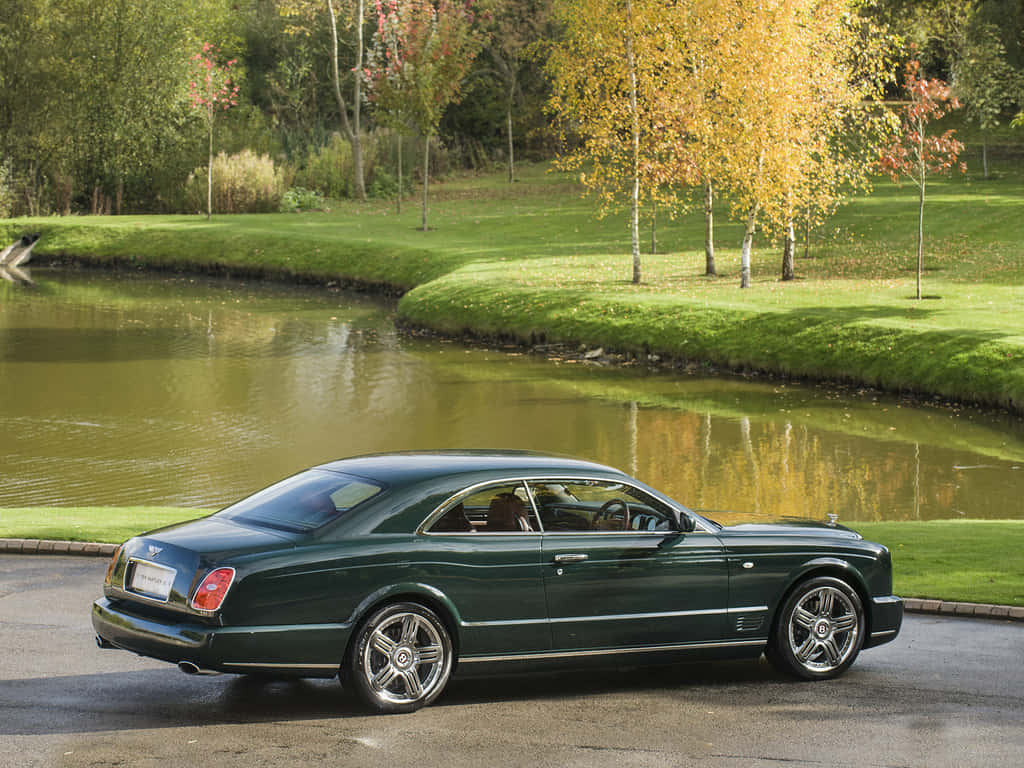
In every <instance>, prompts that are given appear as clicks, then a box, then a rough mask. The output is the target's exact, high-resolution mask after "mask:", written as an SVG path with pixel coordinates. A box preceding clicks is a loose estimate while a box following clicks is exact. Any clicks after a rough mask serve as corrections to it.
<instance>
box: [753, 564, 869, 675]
mask: <svg viewBox="0 0 1024 768" xmlns="http://www.w3.org/2000/svg"><path fill="white" fill-rule="evenodd" d="M863 644H864V607H863V604H862V603H861V600H860V597H859V596H858V595H857V592H856V590H854V589H853V587H851V586H850V585H849V584H847V583H846V582H845V581H843V580H842V579H837V578H834V577H832V576H819V577H816V578H811V579H808V580H807V581H804V582H802V583H801V584H799V585H797V587H796V589H794V590H793V592H792V593H791V594H790V595H789V597H788V598H787V599H786V600H785V602H784V603H783V605H782V610H781V611H780V612H779V617H778V621H776V623H775V630H774V632H773V635H772V638H771V642H770V643H769V646H768V652H767V656H768V659H769V660H770V661H771V662H772V663H773V664H774V665H775V666H776V667H777V668H779V669H780V670H781V671H783V672H787V673H789V674H792V675H795V676H797V677H801V678H804V679H805V680H825V679H828V678H832V677H837V676H838V675H841V674H842V673H843V672H845V671H846V670H847V668H849V666H850V665H851V664H853V662H854V659H856V658H857V654H858V653H859V652H860V649H861V646H862V645H863Z"/></svg>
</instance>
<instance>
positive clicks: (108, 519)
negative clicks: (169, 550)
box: [0, 507, 213, 544]
mask: <svg viewBox="0 0 1024 768" xmlns="http://www.w3.org/2000/svg"><path fill="white" fill-rule="evenodd" d="M211 512H213V510H211V509H206V510H203V509H182V508H181V507H21V508H11V509H0V538H3V539H52V540H54V541H98V542H101V543H105V544H120V543H121V542H122V541H125V540H127V539H130V538H131V537H132V536H136V535H138V534H140V533H142V532H143V531H151V530H153V529H155V528H162V527H163V526H165V525H171V524H173V523H180V522H182V521H184V520H193V519H195V518H197V517H202V516H203V515H208V514H210V513H211Z"/></svg>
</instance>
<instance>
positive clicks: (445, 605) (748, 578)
mask: <svg viewBox="0 0 1024 768" xmlns="http://www.w3.org/2000/svg"><path fill="white" fill-rule="evenodd" d="M325 467H326V468H337V469H343V471H345V472H346V473H349V474H353V475H357V476H362V477H367V478H370V479H373V480H374V481H375V482H378V483H380V484H382V485H384V486H385V491H384V492H383V493H381V494H380V495H379V496H377V497H375V498H374V499H373V500H371V501H369V502H367V503H366V505H365V506H364V507H357V508H355V509H354V510H353V511H351V512H348V513H344V514H343V515H342V516H341V517H340V518H339V519H338V520H337V521H336V522H335V523H332V524H330V525H328V526H325V527H324V528H322V529H321V530H319V531H316V532H313V533H311V534H301V535H300V534H289V533H284V532H280V531H276V530H267V529H263V528H259V529H257V528H252V527H247V526H243V525H238V524H236V523H233V522H229V523H225V522H223V521H222V520H219V519H218V518H217V517H216V516H214V517H211V518H206V519H203V520H200V521H196V522H193V523H188V524H184V525H180V526H174V527H171V528H168V529H164V530H161V531H156V532H153V533H151V534H148V535H146V536H143V537H139V538H137V539H132V540H131V541H129V542H127V543H126V545H125V547H124V548H123V550H122V553H121V555H120V558H119V560H118V562H117V564H116V566H115V568H114V571H113V579H112V582H111V583H110V584H108V585H107V586H106V587H105V589H104V592H105V597H104V598H103V599H101V600H99V601H97V603H96V604H95V606H94V612H93V623H94V626H95V628H96V630H97V633H98V635H100V636H101V637H102V638H104V639H105V640H107V641H109V642H111V643H113V644H114V645H116V646H118V647H122V648H126V649H128V650H133V651H136V652H140V653H143V654H144V655H150V656H154V657H156V658H162V659H165V660H168V661H180V660H187V661H190V662H192V663H195V664H197V665H199V666H201V667H208V668H212V669H219V670H224V671H234V672H240V671H243V672H244V671H253V670H259V669H264V670H266V671H274V672H277V673H286V674H296V675H326V676H329V675H333V674H335V673H336V672H337V670H338V668H339V666H340V665H341V664H342V663H343V660H344V658H345V654H346V652H347V651H348V649H349V644H350V642H351V639H352V637H353V635H354V633H355V630H356V629H357V627H358V626H359V623H360V622H361V621H362V620H363V619H364V618H366V617H367V616H368V615H369V614H370V613H371V612H372V611H374V610H375V609H376V608H377V607H379V606H380V605H382V604H384V603H387V602H392V601H396V600H404V601H409V600H412V601H417V602H421V603H423V604H425V605H427V606H428V607H430V608H431V609H433V610H434V611H435V612H436V613H438V615H440V616H441V617H442V619H443V620H444V621H445V623H446V624H447V625H448V629H449V633H450V634H451V636H452V638H453V642H454V644H455V647H456V649H457V653H458V655H459V658H460V659H461V660H462V661H463V662H466V663H465V664H464V665H463V666H466V667H474V666H476V667H479V666H480V665H476V664H471V663H468V662H472V661H475V660H481V659H489V660H492V661H500V660H501V659H515V660H523V659H536V658H542V657H547V658H563V659H565V658H568V659H572V658H575V657H584V656H587V655H589V654H601V655H603V654H605V653H606V652H607V653H615V652H626V653H630V658H631V659H633V660H634V661H637V662H639V661H642V660H643V658H642V657H643V656H644V654H637V653H635V652H636V651H637V650H645V651H646V650H654V649H657V650H659V651H665V650H686V649H685V648H684V647H683V646H685V645H687V644H691V645H692V646H693V648H694V649H697V650H701V651H708V650H712V651H714V650H715V649H720V651H721V652H722V653H723V654H725V653H734V652H735V651H736V649H737V648H740V649H742V650H743V651H744V652H748V653H760V650H761V648H762V647H763V644H764V642H766V640H767V637H768V631H769V629H770V624H771V618H772V616H773V615H774V613H775V611H776V610H777V608H778V605H779V604H780V602H781V600H782V599H783V597H784V595H785V593H786V591H787V590H788V589H789V588H790V587H791V586H792V585H793V584H794V583H796V582H797V581H798V580H799V579H800V578H802V577H804V576H806V575H808V574H811V573H817V572H820V571H826V570H827V571H829V572H839V573H845V574H846V576H845V578H847V579H848V580H849V581H850V583H851V584H854V586H855V587H856V588H857V589H858V590H859V591H861V592H862V595H863V598H864V603H865V608H866V610H867V611H868V612H869V613H870V612H871V611H872V600H873V599H874V598H885V597H889V593H890V592H891V566H890V562H889V555H888V551H887V550H885V548H884V547H880V546H879V545H876V544H871V543H870V542H864V541H862V540H861V539H860V537H858V536H857V535H856V534H853V533H851V532H848V531H846V530H845V529H842V528H833V527H828V526H822V527H819V528H813V527H809V526H806V525H805V526H802V527H799V528H795V527H794V528H788V529H787V528H785V527H773V526H736V527H732V528H720V527H718V526H715V525H713V524H712V523H710V522H708V521H705V520H703V519H701V518H699V517H698V516H696V515H693V513H690V512H689V511H687V510H685V509H684V508H682V507H681V506H679V505H678V504H676V503H674V502H671V500H668V499H666V498H665V497H664V496H662V495H660V494H657V492H656V491H653V490H652V489H648V488H646V486H643V485H642V484H639V483H637V482H636V481H634V480H631V479H630V478H628V477H627V476H625V475H623V474H622V473H620V472H618V471H617V470H613V469H610V468H608V467H603V466H600V465H596V464H592V463H590V462H581V461H577V460H571V459H559V458H557V457H550V456H538V455H535V454H525V453H514V452H513V453H487V454H483V453H460V454H446V453H438V454H398V455H391V456H380V457H362V458H358V459H352V460H346V461H343V462H336V463H334V464H332V465H325ZM545 477H547V478H562V479H564V478H566V477H580V478H604V479H608V480H613V481H615V482H617V483H624V482H625V483H629V484H631V485H633V486H634V487H637V488H642V489H645V490H647V491H648V492H650V493H651V494H653V495H655V496H657V498H658V499H660V500H662V501H664V502H665V503H666V504H671V505H673V506H674V507H675V509H676V510H677V512H678V514H680V515H684V516H689V517H690V519H691V520H694V521H695V522H696V523H697V526H698V527H697V530H695V531H693V532H688V533H687V532H683V531H666V532H653V531H644V532H640V531H591V532H585V533H584V532H546V533H545V532H541V531H533V532H491V533H486V532H482V531H478V532H473V533H431V532H429V527H430V523H431V522H432V521H433V520H434V519H435V518H436V517H437V516H438V515H440V514H443V512H444V511H445V510H446V509H447V508H448V506H450V505H451V504H454V503H457V502H458V500H459V499H460V498H462V495H464V494H465V493H468V492H470V491H472V492H476V490H479V489H480V488H481V486H483V487H484V488H485V489H486V488H489V487H490V486H491V485H494V486H499V485H501V484H503V483H504V484H508V483H509V482H510V481H513V482H514V481H516V480H518V479H535V480H538V479H539V480H542V479H543V478H545ZM153 548H158V549H159V551H158V552H155V553H154V551H153ZM567 555H568V556H569V557H568V558H566V557H565V556H567ZM132 559H143V560H148V561H151V562H154V563H158V564H162V565H165V566H169V567H174V568H176V569H177V571H178V574H177V577H176V580H175V583H174V589H173V591H172V594H171V596H170V598H169V600H168V601H167V602H166V603H161V602H159V601H153V600H147V599H145V598H140V597H139V596H138V595H134V594H131V593H129V592H127V591H126V590H125V589H124V580H125V578H126V574H127V573H128V572H129V570H128V569H129V568H130V567H131V566H130V562H131V560H132ZM214 567H232V568H234V569H235V580H234V583H233V585H232V587H231V589H230V591H229V593H228V596H227V599H226V601H225V603H224V605H223V607H222V609H221V610H220V611H219V612H218V613H216V614H214V615H203V614H201V613H197V612H195V611H193V610H192V609H190V608H189V606H188V600H189V598H190V596H191V594H192V592H193V591H194V589H195V588H196V586H197V584H198V583H199V581H200V580H201V579H202V578H203V576H204V575H205V573H207V572H208V571H209V570H211V569H213V568H214ZM876 613H878V614H879V615H880V616H881V617H882V618H881V619H879V620H880V621H881V622H882V623H884V624H888V625H893V624H894V625H895V627H894V628H895V629H898V626H899V618H900V616H901V608H900V610H899V611H897V609H896V607H894V605H887V606H886V607H885V609H884V611H882V610H881V609H880V610H879V611H876ZM897 613H899V615H897ZM871 620H873V619H872V618H871V617H870V616H869V621H871ZM888 639H891V638H888ZM652 657H654V654H652ZM656 658H657V659H658V660H664V657H663V656H661V655H658V656H657V657H656Z"/></svg>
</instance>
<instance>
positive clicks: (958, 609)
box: [903, 597, 1024, 621]
mask: <svg viewBox="0 0 1024 768" xmlns="http://www.w3.org/2000/svg"><path fill="white" fill-rule="evenodd" d="M903 609H904V610H905V611H907V613H932V614H938V615H941V616H973V617H975V618H982V619H1009V620H1010V621H1024V608H1021V607H1015V606H1012V605H991V604H989V603H957V602H952V601H950V600H921V599H919V598H916V597H907V598H904V600H903Z"/></svg>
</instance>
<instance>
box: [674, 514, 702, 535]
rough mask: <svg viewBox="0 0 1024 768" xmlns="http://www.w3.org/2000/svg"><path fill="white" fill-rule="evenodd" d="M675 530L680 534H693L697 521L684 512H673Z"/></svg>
mask: <svg viewBox="0 0 1024 768" xmlns="http://www.w3.org/2000/svg"><path fill="white" fill-rule="evenodd" d="M674 514H675V517H676V530H677V531H679V532H681V533H693V532H694V530H696V528H697V521H696V520H694V519H693V518H692V517H690V516H689V515H688V514H686V513H685V512H678V511H677V512H675V513H674Z"/></svg>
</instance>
